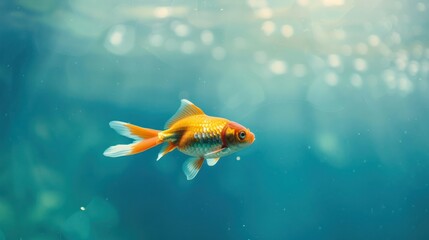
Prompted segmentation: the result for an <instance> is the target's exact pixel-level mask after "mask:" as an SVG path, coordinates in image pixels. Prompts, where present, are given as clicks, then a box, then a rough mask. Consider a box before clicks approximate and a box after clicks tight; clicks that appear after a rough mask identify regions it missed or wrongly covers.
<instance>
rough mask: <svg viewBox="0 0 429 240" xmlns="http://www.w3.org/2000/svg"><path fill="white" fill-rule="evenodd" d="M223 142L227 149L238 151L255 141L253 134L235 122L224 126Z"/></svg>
mask: <svg viewBox="0 0 429 240" xmlns="http://www.w3.org/2000/svg"><path fill="white" fill-rule="evenodd" d="M225 141H226V144H227V145H228V147H229V148H231V149H233V150H235V151H238V150H240V149H242V148H244V147H247V146H249V145H251V144H252V143H253V142H254V141H255V134H253V133H252V132H251V131H250V130H249V129H248V128H245V127H244V126H242V125H240V124H238V123H236V122H229V123H228V124H227V126H226V131H225Z"/></svg>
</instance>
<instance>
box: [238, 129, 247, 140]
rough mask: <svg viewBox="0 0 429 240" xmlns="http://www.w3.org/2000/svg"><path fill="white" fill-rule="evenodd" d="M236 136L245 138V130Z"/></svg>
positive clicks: (241, 138)
mask: <svg viewBox="0 0 429 240" xmlns="http://www.w3.org/2000/svg"><path fill="white" fill-rule="evenodd" d="M238 138H239V139H240V140H244V139H245V138H246V132H245V131H240V132H239V133H238Z"/></svg>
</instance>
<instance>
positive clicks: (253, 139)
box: [250, 132, 256, 144]
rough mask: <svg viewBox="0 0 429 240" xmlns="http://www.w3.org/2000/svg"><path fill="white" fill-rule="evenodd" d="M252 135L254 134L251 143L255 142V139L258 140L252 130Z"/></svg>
mask: <svg viewBox="0 0 429 240" xmlns="http://www.w3.org/2000/svg"><path fill="white" fill-rule="evenodd" d="M250 134H251V135H250V136H252V138H251V139H252V141H251V142H250V144H252V143H254V142H255V140H256V137H255V134H254V133H252V132H250Z"/></svg>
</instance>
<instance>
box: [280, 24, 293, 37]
mask: <svg viewBox="0 0 429 240" xmlns="http://www.w3.org/2000/svg"><path fill="white" fill-rule="evenodd" d="M281 32H282V35H283V36H284V37H285V38H290V37H292V36H293V32H294V31H293V27H292V26H291V25H283V26H282V30H281Z"/></svg>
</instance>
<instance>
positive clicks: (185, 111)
mask: <svg viewBox="0 0 429 240" xmlns="http://www.w3.org/2000/svg"><path fill="white" fill-rule="evenodd" d="M201 114H204V112H203V110H201V109H200V108H199V107H197V106H195V105H194V104H193V103H191V102H190V101H188V100H186V99H182V101H181V104H180V107H179V109H178V110H177V112H176V113H175V114H174V115H173V116H172V117H171V118H170V119H169V120H168V121H167V123H165V126H164V128H165V129H169V128H170V127H171V126H172V125H173V124H175V123H176V122H177V121H179V120H181V119H184V118H186V117H189V116H193V115H201Z"/></svg>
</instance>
